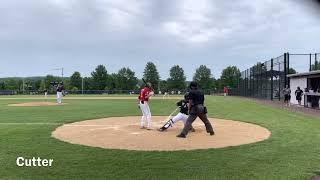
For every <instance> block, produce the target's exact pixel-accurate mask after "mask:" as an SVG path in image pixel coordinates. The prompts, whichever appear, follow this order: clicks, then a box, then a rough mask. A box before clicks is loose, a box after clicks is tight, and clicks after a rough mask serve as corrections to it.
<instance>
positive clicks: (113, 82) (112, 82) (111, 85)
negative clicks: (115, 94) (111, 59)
mask: <svg viewBox="0 0 320 180" xmlns="http://www.w3.org/2000/svg"><path fill="white" fill-rule="evenodd" d="M117 84H118V74H116V73H112V74H110V75H109V76H108V85H107V87H106V88H105V90H115V89H117V88H118V87H117Z"/></svg>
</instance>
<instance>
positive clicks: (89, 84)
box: [83, 77, 94, 90]
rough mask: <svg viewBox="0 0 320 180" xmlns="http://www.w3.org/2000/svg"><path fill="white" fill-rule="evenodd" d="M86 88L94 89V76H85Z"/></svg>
mask: <svg viewBox="0 0 320 180" xmlns="http://www.w3.org/2000/svg"><path fill="white" fill-rule="evenodd" d="M83 86H84V87H83V88H84V90H94V81H93V78H92V77H85V78H83Z"/></svg>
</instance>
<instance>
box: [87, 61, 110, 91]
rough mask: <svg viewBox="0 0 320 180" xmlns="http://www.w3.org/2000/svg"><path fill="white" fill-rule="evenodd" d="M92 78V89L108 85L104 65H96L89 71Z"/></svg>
mask: <svg viewBox="0 0 320 180" xmlns="http://www.w3.org/2000/svg"><path fill="white" fill-rule="evenodd" d="M91 76H92V78H93V82H94V83H93V89H94V90H104V89H105V88H106V87H107V85H108V72H107V69H106V67H105V66H104V65H98V66H97V67H96V69H95V70H94V71H93V72H92V73H91Z"/></svg>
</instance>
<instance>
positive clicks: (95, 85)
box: [0, 62, 240, 92]
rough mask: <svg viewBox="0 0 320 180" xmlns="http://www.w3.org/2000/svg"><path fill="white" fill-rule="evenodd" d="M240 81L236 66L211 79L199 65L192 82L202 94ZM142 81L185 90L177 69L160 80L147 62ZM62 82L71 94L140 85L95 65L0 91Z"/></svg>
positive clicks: (0, 85)
mask: <svg viewBox="0 0 320 180" xmlns="http://www.w3.org/2000/svg"><path fill="white" fill-rule="evenodd" d="M239 77H240V70H239V69H238V68H237V67H236V66H229V67H227V68H225V69H224V70H223V71H222V74H221V76H220V78H218V79H215V78H214V77H213V75H212V71H211V69H210V68H208V67H207V66H206V65H200V66H199V67H198V68H197V69H196V71H195V73H194V75H193V80H194V81H196V82H198V83H199V85H200V87H202V89H204V90H213V89H222V88H223V87H224V86H228V87H230V88H235V87H236V86H237V81H238V79H239ZM143 78H144V79H145V80H146V81H147V82H150V83H151V84H152V86H153V88H154V89H155V90H156V91H158V90H160V91H162V92H165V91H172V90H174V91H178V90H185V89H186V88H187V85H188V82H187V81H186V76H185V71H184V69H183V68H182V67H181V66H179V65H174V66H173V67H171V68H170V76H169V78H168V79H165V80H163V79H161V78H160V75H159V72H158V70H157V67H156V65H155V64H154V63H153V62H148V63H147V64H146V66H145V68H144V72H143ZM61 81H63V82H64V85H65V88H66V89H67V90H71V91H77V90H82V88H83V89H84V90H138V89H140V88H141V86H142V85H143V82H142V80H141V79H138V78H137V77H136V75H135V72H134V71H133V70H132V69H130V68H128V67H123V68H121V69H120V70H119V71H118V72H117V73H108V71H107V68H106V66H104V65H98V66H97V67H96V68H95V69H94V70H93V71H92V72H91V76H90V77H82V75H81V74H80V72H77V71H76V72H74V73H73V74H72V75H71V76H70V77H64V78H63V79H62V78H61V77H58V76H53V75H47V76H45V77H30V78H3V79H0V90H18V91H23V90H29V91H30V90H31V91H43V90H45V89H47V90H50V88H52V85H50V83H51V82H61Z"/></svg>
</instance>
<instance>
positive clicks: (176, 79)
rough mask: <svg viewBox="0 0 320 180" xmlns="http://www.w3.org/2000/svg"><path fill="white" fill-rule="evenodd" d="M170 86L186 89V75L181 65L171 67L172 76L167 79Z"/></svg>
mask: <svg viewBox="0 0 320 180" xmlns="http://www.w3.org/2000/svg"><path fill="white" fill-rule="evenodd" d="M167 82H168V88H169V89H171V90H184V89H185V88H186V76H185V75H184V70H183V69H182V67H180V66H179V65H175V66H173V67H172V68H171V69H170V78H168V80H167Z"/></svg>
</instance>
